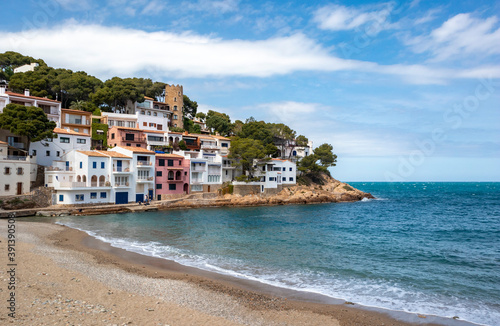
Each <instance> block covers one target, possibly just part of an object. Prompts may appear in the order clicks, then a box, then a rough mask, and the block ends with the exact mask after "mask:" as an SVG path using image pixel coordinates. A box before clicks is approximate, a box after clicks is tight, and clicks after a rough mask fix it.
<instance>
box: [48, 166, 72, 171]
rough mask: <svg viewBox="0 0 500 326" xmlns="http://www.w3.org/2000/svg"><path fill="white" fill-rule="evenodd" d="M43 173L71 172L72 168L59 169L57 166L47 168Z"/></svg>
mask: <svg viewBox="0 0 500 326" xmlns="http://www.w3.org/2000/svg"><path fill="white" fill-rule="evenodd" d="M45 171H73V167H71V166H66V167H63V168H60V167H57V166H47V167H46V168H45Z"/></svg>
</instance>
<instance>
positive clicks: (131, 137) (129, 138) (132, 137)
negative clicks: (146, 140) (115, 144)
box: [125, 134, 134, 141]
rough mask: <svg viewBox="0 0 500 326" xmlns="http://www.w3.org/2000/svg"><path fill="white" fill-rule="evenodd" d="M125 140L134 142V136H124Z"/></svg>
mask: <svg viewBox="0 0 500 326" xmlns="http://www.w3.org/2000/svg"><path fill="white" fill-rule="evenodd" d="M125 140H131V141H134V134H125Z"/></svg>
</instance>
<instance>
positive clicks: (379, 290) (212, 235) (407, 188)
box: [56, 182, 500, 325]
mask: <svg viewBox="0 0 500 326" xmlns="http://www.w3.org/2000/svg"><path fill="white" fill-rule="evenodd" d="M351 185H352V186H354V187H356V188H358V189H361V190H363V191H366V192H370V193H372V194H373V195H374V196H375V197H376V199H370V200H366V199H365V200H363V201H360V202H354V203H328V204H312V205H290V206H267V207H243V208H200V209H184V210H170V211H158V212H147V213H130V214H110V215H100V216H78V217H72V216H68V217H59V218H57V220H56V222H57V223H59V224H63V225H66V226H69V227H71V228H76V229H79V230H83V231H85V232H87V233H88V234H89V235H91V236H93V237H95V238H97V239H100V240H102V241H104V242H107V243H110V244H111V245H112V246H114V247H118V248H122V249H125V250H129V251H132V252H136V253H139V254H143V255H147V256H152V257H159V258H164V259H168V260H174V261H176V262H178V263H180V264H183V265H187V266H191V267H197V268H200V269H203V270H208V271H212V272H217V273H221V274H227V275H232V276H235V277H238V278H242V279H248V280H253V281H257V282H261V283H264V284H269V285H273V286H277V287H282V288H287V289H293V290H297V291H302V292H304V293H315V294H322V295H324V296H326V297H331V298H337V299H341V300H346V301H350V302H354V303H356V304H359V305H363V306H367V307H377V308H383V309H388V310H390V311H399V312H401V311H403V312H412V313H419V314H424V315H436V316H441V317H447V318H452V317H458V318H459V319H460V320H465V321H469V322H471V323H476V324H481V325H500V183H488V182H481V183H474V182H468V183H434V182H425V183H416V182H406V183H377V182H373V183H372V182H364V183H363V182H362V183H351Z"/></svg>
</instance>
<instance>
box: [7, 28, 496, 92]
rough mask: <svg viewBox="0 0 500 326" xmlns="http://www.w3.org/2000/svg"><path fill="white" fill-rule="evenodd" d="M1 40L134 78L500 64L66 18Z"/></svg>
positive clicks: (446, 72) (431, 70)
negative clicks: (390, 59)
mask: <svg viewBox="0 0 500 326" xmlns="http://www.w3.org/2000/svg"><path fill="white" fill-rule="evenodd" d="M3 40H4V41H3V42H1V43H0V51H17V52H21V53H23V54H25V55H30V56H33V57H37V58H43V59H44V60H45V61H46V62H47V63H48V64H50V65H52V66H56V67H67V68H69V69H74V70H85V71H87V72H89V73H90V74H93V75H96V76H98V77H99V78H109V77H112V76H134V75H138V74H140V73H143V72H145V71H146V72H154V74H155V76H157V77H162V76H168V78H183V77H195V78H205V77H241V76H246V77H270V76H276V75H286V74H291V73H294V72H298V71H310V72H335V71H350V72H360V73H375V74H385V75H392V76H398V77H400V78H402V79H404V80H406V81H408V82H410V83H417V84H418V83H420V84H440V83H441V84H443V83H446V82H447V81H448V80H449V79H452V78H480V77H488V78H498V77H500V66H498V65H496V66H495V65H491V66H478V67H474V68H471V69H467V70H463V69H462V70H460V69H442V68H436V67H428V66H423V65H403V64H396V65H385V66H382V65H378V64H376V63H373V62H365V61H356V60H345V59H341V58H338V57H335V56H334V55H332V54H331V53H330V52H329V50H328V49H327V48H325V47H323V46H322V45H321V44H319V43H317V42H316V41H315V40H312V39H310V38H308V37H306V36H305V35H304V34H301V33H297V34H293V35H290V36H281V37H272V38H268V39H264V40H238V39H233V40H224V39H221V38H215V37H213V36H204V35H198V34H194V33H180V34H176V33H170V32H146V31H142V30H137V29H125V28H122V27H105V26H101V25H82V24H78V23H76V22H75V21H69V22H68V23H66V24H64V25H59V26H56V27H53V28H45V29H32V30H27V31H21V32H14V33H11V32H3Z"/></svg>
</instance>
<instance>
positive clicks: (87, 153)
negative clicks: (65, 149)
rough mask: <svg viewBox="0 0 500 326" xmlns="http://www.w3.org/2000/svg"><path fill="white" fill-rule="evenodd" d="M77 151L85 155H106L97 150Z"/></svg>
mask: <svg viewBox="0 0 500 326" xmlns="http://www.w3.org/2000/svg"><path fill="white" fill-rule="evenodd" d="M77 152H78V153H82V154H84V155H87V156H96V157H107V156H106V155H104V154H101V153H99V152H97V151H77Z"/></svg>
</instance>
